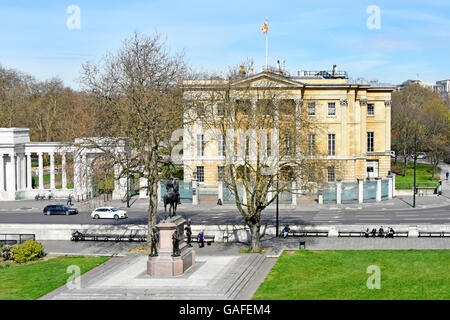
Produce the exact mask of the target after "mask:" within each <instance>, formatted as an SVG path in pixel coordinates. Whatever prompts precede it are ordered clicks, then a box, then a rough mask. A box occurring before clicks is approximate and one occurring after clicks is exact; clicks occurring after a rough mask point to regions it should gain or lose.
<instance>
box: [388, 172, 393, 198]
mask: <svg viewBox="0 0 450 320" xmlns="http://www.w3.org/2000/svg"><path fill="white" fill-rule="evenodd" d="M387 178H388V199H392V176H388V177H387Z"/></svg>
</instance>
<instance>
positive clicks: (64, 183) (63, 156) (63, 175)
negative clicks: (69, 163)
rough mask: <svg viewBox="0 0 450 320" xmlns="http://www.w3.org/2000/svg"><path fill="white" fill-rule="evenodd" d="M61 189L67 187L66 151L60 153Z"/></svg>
mask: <svg viewBox="0 0 450 320" xmlns="http://www.w3.org/2000/svg"><path fill="white" fill-rule="evenodd" d="M61 171H62V172H61V189H67V174H66V153H65V152H63V153H61Z"/></svg>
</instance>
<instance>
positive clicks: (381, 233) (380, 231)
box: [378, 226, 384, 237]
mask: <svg viewBox="0 0 450 320" xmlns="http://www.w3.org/2000/svg"><path fill="white" fill-rule="evenodd" d="M383 235H384V230H383V226H381V227H380V229H379V230H378V236H379V237H383Z"/></svg>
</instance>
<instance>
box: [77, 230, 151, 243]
mask: <svg viewBox="0 0 450 320" xmlns="http://www.w3.org/2000/svg"><path fill="white" fill-rule="evenodd" d="M81 234H82V236H81V237H80V236H78V237H77V236H76V234H75V232H74V233H73V234H72V237H71V239H70V240H72V241H116V242H119V241H137V242H145V241H147V234H145V233H131V232H130V233H125V234H107V233H103V234H102V233H81Z"/></svg>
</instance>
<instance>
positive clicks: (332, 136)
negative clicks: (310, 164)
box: [328, 133, 336, 156]
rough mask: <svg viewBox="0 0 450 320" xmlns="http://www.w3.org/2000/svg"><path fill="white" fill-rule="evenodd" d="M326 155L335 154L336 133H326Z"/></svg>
mask: <svg viewBox="0 0 450 320" xmlns="http://www.w3.org/2000/svg"><path fill="white" fill-rule="evenodd" d="M328 155H329V156H335V155H336V135H335V134H334V133H332V134H329V135H328Z"/></svg>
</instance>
